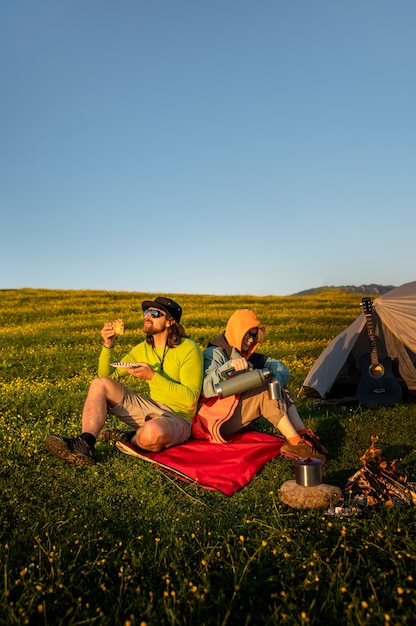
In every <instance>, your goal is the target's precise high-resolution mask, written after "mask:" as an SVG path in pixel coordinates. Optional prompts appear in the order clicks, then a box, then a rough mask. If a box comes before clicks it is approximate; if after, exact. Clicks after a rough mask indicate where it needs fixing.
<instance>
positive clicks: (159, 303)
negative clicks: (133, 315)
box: [142, 296, 182, 323]
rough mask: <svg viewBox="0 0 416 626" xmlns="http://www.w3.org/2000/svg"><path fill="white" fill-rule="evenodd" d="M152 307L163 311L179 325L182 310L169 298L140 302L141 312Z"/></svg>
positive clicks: (161, 297) (159, 297)
mask: <svg viewBox="0 0 416 626" xmlns="http://www.w3.org/2000/svg"><path fill="white" fill-rule="evenodd" d="M152 306H153V307H155V309H160V310H161V311H165V313H167V314H168V315H170V316H171V317H173V319H174V320H175V321H176V322H178V323H179V322H180V321H181V315H182V308H181V307H180V306H179V304H178V303H177V302H174V301H173V300H171V299H170V298H164V297H163V296H158V297H157V298H155V299H154V300H145V301H144V302H142V309H143V311H145V310H146V309H149V308H150V307H152Z"/></svg>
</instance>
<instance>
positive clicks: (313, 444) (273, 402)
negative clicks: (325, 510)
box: [192, 309, 327, 461]
mask: <svg viewBox="0 0 416 626" xmlns="http://www.w3.org/2000/svg"><path fill="white" fill-rule="evenodd" d="M264 335H265V327H264V326H263V325H262V324H261V322H260V321H259V319H258V318H257V316H256V315H255V314H254V313H253V312H252V311H250V310H249V309H237V310H236V311H235V312H234V313H233V314H232V315H231V317H230V319H229V320H228V323H227V325H226V329H225V331H224V332H222V333H221V334H220V335H218V336H217V337H216V338H215V339H213V340H212V341H211V342H210V343H209V344H208V346H207V348H206V349H205V351H204V372H205V373H204V380H203V386H202V397H201V403H200V408H199V410H198V412H197V414H196V415H195V417H194V418H193V423H192V436H193V437H194V438H198V439H201V438H202V439H209V440H210V441H212V442H215V443H225V439H224V437H223V435H228V434H232V433H235V432H238V431H240V430H243V429H244V428H246V427H247V426H248V425H250V424H252V422H254V421H255V420H256V419H258V418H259V417H260V416H263V417H265V418H266V419H267V420H268V421H269V422H271V423H272V424H273V426H275V427H276V428H277V429H278V430H279V431H280V432H281V434H282V435H283V436H284V437H285V438H286V441H285V443H284V444H283V445H282V447H281V449H280V452H281V454H284V455H286V456H289V457H291V458H303V457H316V458H319V459H321V460H322V461H325V459H326V456H325V455H326V453H327V450H326V448H325V447H324V446H323V445H322V444H321V442H320V440H319V437H318V436H317V435H315V433H314V432H313V431H312V430H310V429H307V428H306V426H305V425H304V423H303V422H302V419H301V417H300V415H299V413H298V411H297V408H296V405H295V402H294V400H293V398H292V396H291V394H290V392H289V390H288V388H287V382H288V380H289V371H288V369H287V367H286V366H285V365H284V363H282V361H279V360H277V359H274V358H271V357H267V356H265V355H263V354H259V353H257V352H256V350H257V348H258V346H259V344H260V342H261V341H262V340H263V338H264ZM249 369H267V370H269V371H270V374H271V380H273V381H276V383H277V388H278V397H277V399H270V398H269V393H268V388H267V382H264V383H263V384H260V385H259V386H258V387H256V388H254V389H251V390H248V391H242V392H241V393H239V394H235V395H231V396H228V397H224V398H219V397H218V394H217V390H216V388H215V386H216V385H218V384H219V383H221V382H224V381H225V380H227V379H228V377H229V376H230V372H231V375H239V374H240V373H242V372H245V371H247V370H249Z"/></svg>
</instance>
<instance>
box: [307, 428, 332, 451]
mask: <svg viewBox="0 0 416 626" xmlns="http://www.w3.org/2000/svg"><path fill="white" fill-rule="evenodd" d="M301 436H302V438H303V439H305V440H306V441H309V443H311V444H312V445H313V447H314V448H315V450H318V452H320V453H321V454H328V450H327V449H326V448H325V446H324V444H323V443H321V440H320V439H319V437H318V435H315V433H314V432H313V430H311V429H308V432H306V433H303V434H302V435H301Z"/></svg>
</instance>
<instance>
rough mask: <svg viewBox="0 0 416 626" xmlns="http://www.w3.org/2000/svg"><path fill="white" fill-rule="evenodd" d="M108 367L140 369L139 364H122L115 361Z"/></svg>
mask: <svg viewBox="0 0 416 626" xmlns="http://www.w3.org/2000/svg"><path fill="white" fill-rule="evenodd" d="M110 365H111V366H112V367H124V368H126V369H127V368H129V367H141V365H139V363H123V361H117V362H116V363H110Z"/></svg>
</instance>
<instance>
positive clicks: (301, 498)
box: [278, 480, 343, 509]
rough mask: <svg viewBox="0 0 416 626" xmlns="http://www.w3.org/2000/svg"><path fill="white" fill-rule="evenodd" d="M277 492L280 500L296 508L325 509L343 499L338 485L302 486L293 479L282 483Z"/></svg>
mask: <svg viewBox="0 0 416 626" xmlns="http://www.w3.org/2000/svg"><path fill="white" fill-rule="evenodd" d="M278 493H279V498H280V499H281V500H282V502H284V503H285V504H288V505H289V506H291V507H292V508H296V509H327V508H329V507H333V506H334V504H335V503H336V502H339V501H340V500H342V499H343V494H342V491H341V489H340V488H339V487H334V486H333V485H326V484H325V483H321V484H320V485H314V486H313V487H303V485H298V483H297V482H296V481H295V480H287V481H286V482H285V483H283V484H282V485H281V487H280V489H279V491H278Z"/></svg>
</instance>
